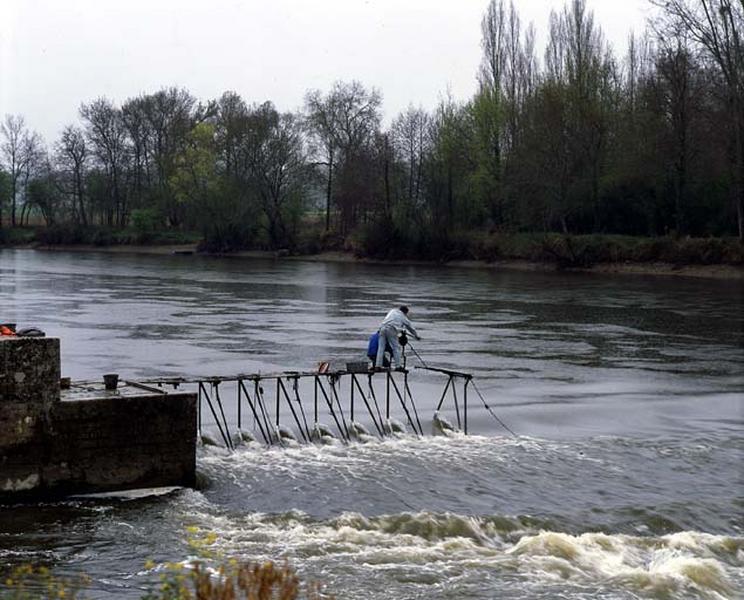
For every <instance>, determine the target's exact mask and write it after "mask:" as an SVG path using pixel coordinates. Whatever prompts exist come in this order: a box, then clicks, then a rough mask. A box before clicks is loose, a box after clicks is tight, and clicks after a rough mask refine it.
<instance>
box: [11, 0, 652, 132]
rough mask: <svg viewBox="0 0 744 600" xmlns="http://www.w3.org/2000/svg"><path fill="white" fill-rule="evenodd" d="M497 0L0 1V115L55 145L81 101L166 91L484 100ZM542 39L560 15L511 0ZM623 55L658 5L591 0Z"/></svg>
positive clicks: (290, 101)
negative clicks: (341, 86)
mask: <svg viewBox="0 0 744 600" xmlns="http://www.w3.org/2000/svg"><path fill="white" fill-rule="evenodd" d="M487 4H488V0H210V1H209V2H207V1H202V2H195V1H192V0H0V117H4V115H5V114H22V115H23V116H24V117H25V118H26V123H27V125H28V126H29V127H30V128H32V129H35V130H36V131H38V132H39V133H41V134H42V135H43V136H44V137H45V138H46V140H47V142H50V143H51V142H53V141H54V140H55V139H56V137H57V136H58V134H59V131H60V130H61V129H62V127H64V126H65V125H67V124H69V123H73V122H77V121H78V116H77V110H78V107H79V105H80V103H81V102H83V101H85V102H88V101H90V100H93V99H95V98H97V97H99V96H106V97H108V98H110V99H112V100H114V101H115V102H117V103H120V102H122V101H124V100H126V99H127V98H129V97H132V96H136V95H138V94H140V93H142V92H154V91H156V90H158V89H160V88H162V87H164V86H171V85H175V86H182V87H185V88H187V89H188V90H190V91H191V92H192V93H193V94H194V95H195V96H196V97H198V98H199V99H200V100H207V99H210V98H217V97H218V96H220V95H221V94H222V92H224V91H225V90H234V91H236V92H238V93H239V94H241V96H243V98H244V99H245V100H246V101H247V102H249V103H251V102H262V101H264V100H272V101H273V102H274V103H275V104H276V105H277V107H278V108H279V109H280V110H296V109H299V108H301V106H302V103H303V98H304V96H305V93H306V92H307V90H309V89H314V88H318V89H321V90H327V89H329V88H330V86H331V85H332V83H333V82H334V81H336V80H339V79H343V80H351V79H358V80H360V81H361V82H362V83H363V84H365V85H366V86H368V87H376V88H377V89H379V90H380V91H381V92H382V94H383V98H384V110H385V116H386V120H388V121H389V119H390V118H392V117H394V116H395V115H396V114H397V113H398V112H400V111H401V110H403V109H405V108H406V106H408V104H409V103H412V104H414V105H422V106H424V107H425V108H427V109H431V108H433V107H434V106H435V105H436V104H437V102H438V101H439V99H440V98H441V97H442V95H443V94H445V93H446V92H447V90H449V91H450V92H451V94H452V95H453V96H454V97H455V98H456V99H458V100H465V99H467V98H469V97H470V96H471V95H472V94H473V93H474V91H475V74H476V70H477V67H478V64H479V63H480V54H481V50H480V21H481V18H482V16H483V13H484V11H485V8H486V6H487ZM514 4H515V6H516V7H517V10H518V12H519V14H520V16H521V18H522V21H523V23H529V22H533V23H534V24H535V27H536V29H537V31H538V48H537V52H538V56H539V57H540V58H542V54H543V49H544V42H545V31H546V28H547V23H548V17H549V14H550V10H551V8H558V9H560V8H561V7H562V6H563V5H564V2H563V0H514ZM587 5H588V7H589V9H590V10H593V11H594V14H595V22H596V23H597V24H599V25H600V26H601V27H602V29H603V31H604V32H605V37H606V38H607V39H608V40H609V41H610V42H611V43H612V44H613V46H614V47H615V49H616V51H617V52H618V54H623V53H624V49H625V43H626V40H627V36H628V33H629V32H630V30H631V29H633V30H635V31H638V32H640V31H642V30H643V29H644V28H645V21H646V18H647V17H648V16H649V14H650V12H649V11H650V8H649V2H648V0H587Z"/></svg>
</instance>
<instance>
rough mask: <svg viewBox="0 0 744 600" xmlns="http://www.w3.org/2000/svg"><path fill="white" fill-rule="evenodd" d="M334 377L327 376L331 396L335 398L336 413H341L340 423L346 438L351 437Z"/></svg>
mask: <svg viewBox="0 0 744 600" xmlns="http://www.w3.org/2000/svg"><path fill="white" fill-rule="evenodd" d="M336 380H337V379H336V377H334V376H331V377H329V378H328V382H329V383H330V385H331V392H332V393H333V398H334V399H335V400H336V406H338V414H340V415H341V423H342V424H343V426H344V430H345V431H346V439H347V440H348V439H351V436H350V435H349V426H348V424H347V423H346V417H345V416H344V409H343V407H342V406H341V400H339V398H338V391H336Z"/></svg>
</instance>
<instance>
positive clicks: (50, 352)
mask: <svg viewBox="0 0 744 600" xmlns="http://www.w3.org/2000/svg"><path fill="white" fill-rule="evenodd" d="M59 377H60V355H59V339H57V338H23V337H0V407H2V405H3V404H5V403H8V402H28V403H32V404H39V405H42V406H43V407H44V408H48V407H49V406H50V405H51V404H53V403H54V402H57V401H59Z"/></svg>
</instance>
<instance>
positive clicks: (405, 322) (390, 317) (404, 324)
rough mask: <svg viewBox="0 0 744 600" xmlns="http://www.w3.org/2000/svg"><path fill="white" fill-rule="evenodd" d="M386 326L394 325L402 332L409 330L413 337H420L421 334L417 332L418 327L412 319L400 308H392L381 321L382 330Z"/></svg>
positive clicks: (396, 329)
mask: <svg viewBox="0 0 744 600" xmlns="http://www.w3.org/2000/svg"><path fill="white" fill-rule="evenodd" d="M386 327H394V328H395V331H397V332H398V333H400V332H401V331H405V330H408V331H409V332H410V333H411V334H412V335H413V337H415V338H416V339H418V337H419V334H418V333H416V328H415V327H414V326H413V323H411V321H410V319H409V318H408V317H407V316H406V315H405V314H403V311H402V310H400V309H399V308H394V309H393V310H391V311H390V312H389V313H388V314H387V315H386V316H385V318H384V319H383V320H382V323H380V330H382V329H384V328H386Z"/></svg>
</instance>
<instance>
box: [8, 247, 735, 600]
mask: <svg viewBox="0 0 744 600" xmlns="http://www.w3.org/2000/svg"><path fill="white" fill-rule="evenodd" d="M401 302H405V303H408V304H410V305H411V308H412V314H411V316H412V317H413V320H414V322H415V323H416V326H417V328H418V329H419V331H420V333H421V334H422V336H423V340H422V341H421V342H419V343H416V344H415V348H416V350H417V351H418V352H419V353H420V354H421V356H422V357H423V359H424V360H425V361H426V362H427V363H428V364H430V365H432V366H436V365H438V366H446V367H450V368H454V369H459V370H467V371H471V372H473V373H475V374H476V376H477V382H478V386H479V389H481V390H482V391H483V393H484V395H485V396H486V397H487V399H488V402H489V404H490V405H491V406H493V407H494V409H495V410H496V412H497V414H498V415H499V417H501V418H502V419H503V420H504V421H505V422H506V423H508V424H509V426H510V427H511V429H513V430H515V431H516V432H517V433H518V434H520V439H518V440H515V439H513V438H511V437H510V436H508V435H506V433H505V432H504V430H503V429H502V428H501V427H499V425H498V424H497V423H495V422H494V421H493V419H491V417H490V415H489V414H488V412H487V411H486V410H485V409H484V408H483V406H482V404H480V403H479V402H478V401H477V400H474V401H473V406H472V407H471V411H470V424H471V430H472V431H474V432H475V433H477V434H479V435H475V436H470V437H468V438H463V437H454V438H426V439H415V438H410V437H405V438H403V439H400V440H394V441H386V442H384V443H380V442H377V443H372V444H366V445H355V446H351V447H345V446H338V447H322V448H318V447H314V446H309V447H308V446H303V447H299V448H292V449H285V450H281V449H272V450H266V449H262V448H259V447H255V448H253V447H246V448H241V449H239V450H238V451H237V452H236V453H234V454H227V453H226V452H222V451H220V450H209V451H207V450H202V451H200V457H199V470H200V472H201V474H202V477H203V478H204V479H205V480H206V481H207V482H208V483H207V484H206V486H205V487H204V488H203V489H201V490H199V491H184V492H177V493H174V494H170V495H167V496H165V497H160V498H151V499H137V500H130V501H112V500H96V501H91V500H85V501H75V502H66V503H59V504H55V505H50V506H41V507H38V506H37V507H26V508H22V507H15V508H9V507H3V508H2V509H1V511H2V512H0V561H2V562H3V563H6V564H18V563H21V562H24V561H29V560H30V561H34V562H45V563H48V564H50V565H52V566H54V567H55V568H56V569H57V570H58V571H60V572H63V573H64V572H79V571H85V572H87V573H90V574H91V575H93V577H94V593H95V594H99V595H100V597H111V595H112V594H114V595H115V596H116V597H138V594H139V592H138V590H140V589H141V588H142V586H144V585H145V584H146V582H147V581H149V580H152V579H153V578H156V577H157V575H156V574H153V573H149V574H148V573H145V572H143V565H144V563H145V561H146V560H147V559H149V558H151V559H154V560H155V561H156V562H161V561H162V562H164V561H168V560H174V559H179V558H183V557H184V556H186V555H187V554H188V553H189V550H188V548H187V547H186V544H185V542H184V537H185V534H184V531H185V527H186V526H188V525H195V526H197V527H199V528H202V529H204V530H209V531H214V532H216V533H217V534H218V535H219V542H218V544H219V545H220V547H221V548H222V549H224V550H225V551H226V552H230V553H237V554H238V555H239V556H241V557H246V558H251V559H261V558H277V557H282V556H286V557H287V558H289V559H290V560H291V561H292V562H293V564H295V565H296V566H298V568H299V569H300V571H301V572H302V573H303V574H305V575H307V576H308V577H311V578H318V579H322V580H324V581H327V582H328V583H329V585H330V586H331V588H332V590H333V591H334V593H336V594H337V596H338V597H365V598H412V597H434V598H464V597H472V598H493V597H499V598H525V597H528V598H556V597H571V598H584V597H586V598H638V597H653V598H687V597H700V598H722V597H723V598H734V597H736V590H739V589H743V588H744V538H743V537H742V535H743V534H742V528H744V522H742V516H741V515H742V512H743V510H744V496H743V495H742V492H741V490H742V489H744V476H743V473H742V466H741V465H742V464H744V461H742V459H743V458H744V456H743V454H744V452H743V450H744V443H743V442H742V436H741V431H742V423H743V422H744V418H743V417H744V407H743V404H742V396H741V390H742V388H744V385H743V384H744V380H743V377H742V373H743V372H744V369H743V368H742V367H743V366H744V354H743V351H742V347H743V344H742V342H743V341H744V337H743V333H742V329H743V328H742V326H743V325H744V310H742V308H744V306H743V305H744V288H743V287H742V285H741V284H740V283H734V284H732V283H731V282H709V281H697V280H686V279H675V278H652V277H648V278H646V277H637V276H633V277H630V276H627V277H618V276H615V277H613V276H599V275H596V276H595V275H585V274H555V273H550V274H539V273H508V272H503V273H499V272H493V271H489V270H459V269H449V268H439V267H422V266H397V265H396V266H391V265H384V266H381V265H355V264H342V263H314V262H293V261H259V260H249V261H242V260H225V259H210V258H201V257H193V256H187V257H184V256H178V257H145V256H123V255H116V256H113V255H106V254H69V253H49V252H35V251H7V250H5V251H0V306H1V307H2V308H1V309H0V310H1V314H0V320H3V321H14V322H17V323H18V324H19V325H21V326H30V325H34V326H38V327H40V328H42V329H44V330H45V331H46V332H47V333H48V334H49V335H55V336H59V337H61V338H62V352H63V372H64V374H65V375H68V376H72V377H73V378H98V377H99V376H100V374H102V373H104V372H109V371H111V370H112V369H115V370H116V371H118V372H119V373H121V374H123V375H125V376H129V377H152V376H157V375H214V374H225V375H227V374H235V373H240V372H243V373H246V372H254V371H263V372H266V371H276V370H283V369H309V368H312V367H313V366H314V365H315V364H317V362H318V361H320V360H328V359H330V360H336V361H341V362H345V361H347V360H354V359H357V358H359V357H360V356H362V355H363V353H364V351H365V346H366V338H367V336H368V335H369V333H370V332H372V331H373V330H374V329H375V328H376V326H377V323H378V322H379V320H380V318H381V317H382V316H383V315H384V313H385V312H386V310H387V309H388V308H389V307H391V306H393V305H396V304H399V303H401ZM409 361H411V362H412V363H413V364H415V363H416V362H417V361H416V359H415V357H412V356H409ZM409 364H411V363H409ZM427 377H430V376H427V375H425V374H422V373H420V372H415V373H414V375H413V376H412V378H413V380H414V383H415V384H416V385H417V386H419V387H418V388H417V389H423V390H424V391H425V392H426V391H429V390H430V391H431V392H432V393H431V394H427V393H424V394H423V395H422V396H418V395H417V399H418V400H419V403H420V407H419V409H420V411H421V414H422V418H423V419H425V420H426V423H425V424H424V429H425V430H427V429H430V422H431V413H432V411H433V407H434V405H435V403H436V401H437V400H438V393H439V392H440V391H441V388H439V387H437V386H436V385H434V383H432V381H431V379H430V378H427ZM427 386H428V387H427ZM434 392H436V393H434ZM148 578H149V579H148Z"/></svg>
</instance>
